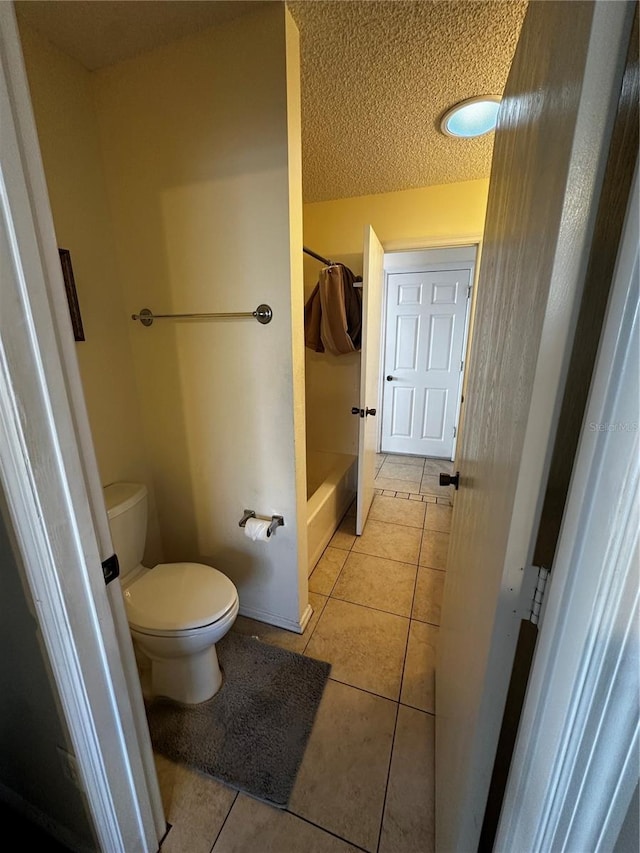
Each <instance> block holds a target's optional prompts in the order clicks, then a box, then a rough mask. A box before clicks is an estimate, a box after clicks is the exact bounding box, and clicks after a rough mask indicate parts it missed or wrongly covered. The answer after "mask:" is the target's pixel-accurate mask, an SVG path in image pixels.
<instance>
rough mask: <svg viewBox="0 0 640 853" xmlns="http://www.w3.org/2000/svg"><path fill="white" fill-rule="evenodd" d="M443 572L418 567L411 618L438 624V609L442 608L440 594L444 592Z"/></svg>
mask: <svg viewBox="0 0 640 853" xmlns="http://www.w3.org/2000/svg"><path fill="white" fill-rule="evenodd" d="M445 578H446V575H445V573H444V572H440V571H437V570H436V569H425V568H424V567H423V566H420V568H419V569H418V580H417V583H416V594H415V596H414V599H413V611H412V613H411V618H412V619H418V620H419V621H420V622H430V623H431V624H432V625H439V624H440V611H441V609H442V594H443V592H444V581H445Z"/></svg>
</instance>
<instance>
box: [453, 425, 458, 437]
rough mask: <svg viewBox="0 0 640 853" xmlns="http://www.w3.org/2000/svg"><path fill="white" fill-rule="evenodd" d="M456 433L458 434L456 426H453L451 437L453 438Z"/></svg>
mask: <svg viewBox="0 0 640 853" xmlns="http://www.w3.org/2000/svg"><path fill="white" fill-rule="evenodd" d="M457 434H458V427H454V428H453V437H454V438H455V437H456V435H457Z"/></svg>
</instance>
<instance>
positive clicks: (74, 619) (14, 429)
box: [0, 3, 166, 853]
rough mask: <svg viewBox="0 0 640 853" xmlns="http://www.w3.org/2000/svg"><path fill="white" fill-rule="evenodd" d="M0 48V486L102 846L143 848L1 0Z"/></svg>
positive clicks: (139, 764) (135, 744)
mask: <svg viewBox="0 0 640 853" xmlns="http://www.w3.org/2000/svg"><path fill="white" fill-rule="evenodd" d="M0 53H1V54H2V56H3V59H4V62H3V63H2V65H0V109H1V111H2V168H1V170H0V210H2V214H3V218H4V228H5V230H6V234H7V239H8V241H9V244H10V251H11V263H12V266H13V269H14V271H15V275H14V276H13V277H12V279H11V281H8V282H6V283H5V284H4V287H5V288H7V290H6V292H5V295H7V298H6V299H5V300H4V301H3V310H4V311H5V312H6V313H4V314H3V324H2V336H1V338H0V439H1V440H0V486H1V487H2V489H3V492H4V495H5V499H6V503H7V507H8V513H9V519H8V523H9V524H10V527H11V530H12V533H13V535H14V537H15V541H16V547H17V549H18V552H19V556H20V558H21V559H20V563H21V579H22V581H23V584H24V587H25V593H26V596H27V601H28V603H29V606H30V609H31V610H32V612H33V615H34V618H35V620H36V623H37V625H38V628H39V633H40V635H41V637H42V644H43V658H44V660H45V663H46V664H47V666H48V668H49V670H50V673H51V677H52V680H53V682H54V683H55V688H56V692H57V694H58V697H59V699H60V713H61V717H62V719H63V721H64V724H65V727H66V729H67V731H68V734H69V738H70V741H71V745H72V748H73V753H74V758H75V761H76V763H77V769H78V777H79V787H80V789H81V791H82V792H83V795H84V797H85V800H86V803H87V807H88V812H89V816H90V818H91V822H92V824H93V829H94V832H95V834H96V839H97V841H98V843H99V845H100V849H102V850H109V851H110V853H111V851H113V853H117V851H122V853H128V851H130V850H134V849H135V850H139V851H141V853H145V851H149V853H153V852H154V851H156V850H157V849H158V846H159V840H160V839H161V838H162V835H163V834H164V832H165V830H166V824H165V821H164V813H163V809H162V802H161V798H160V792H159V787H158V781H157V774H156V771H155V766H154V762H153V752H152V748H151V741H150V737H149V730H148V726H147V723H146V717H145V716H144V705H143V700H142V692H141V689H140V683H139V679H138V676H137V671H136V670H135V657H134V653H133V645H132V642H131V635H130V632H129V630H128V625H127V621H126V615H125V611H124V603H123V600H122V593H121V590H120V587H119V584H117V583H116V584H110V585H109V586H106V585H105V579H104V575H103V569H102V562H103V560H104V559H105V556H110V555H111V554H112V553H113V551H112V547H111V539H110V534H109V527H108V519H107V516H106V509H105V506H104V499H103V497H102V489H101V485H100V478H99V474H98V469H97V463H96V460H95V454H94V451H93V445H92V441H91V434H90V430H89V425H88V418H87V414H86V409H85V406H84V397H83V394H82V386H81V382H80V376H79V369H78V364H77V358H76V354H75V350H74V347H73V335H72V330H71V321H70V317H69V311H68V305H66V304H65V297H64V296H63V294H64V282H63V279H62V271H61V267H60V262H59V257H58V250H57V244H56V238H55V231H54V226H53V217H52V214H51V209H50V205H49V200H48V194H47V188H46V180H45V176H44V169H43V165H42V160H41V156H40V150H39V145H38V137H37V131H36V126H35V120H34V116H33V111H32V108H31V100H30V95H29V89H28V84H27V78H26V73H25V68H24V62H23V58H22V50H21V44H20V36H19V33H18V28H17V24H16V19H15V13H14V9H13V5H12V4H11V3H2V4H0ZM10 289H12V290H10ZM9 293H10V295H9Z"/></svg>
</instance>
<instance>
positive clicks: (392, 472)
mask: <svg viewBox="0 0 640 853" xmlns="http://www.w3.org/2000/svg"><path fill="white" fill-rule="evenodd" d="M379 475H380V477H388V478H389V479H390V480H404V481H407V480H409V481H413V482H415V481H416V480H417V479H421V477H422V473H421V471H420V468H418V467H417V466H416V465H402V464H401V463H399V462H390V461H389V460H388V459H387V461H386V462H383V464H382V468H380V472H379ZM409 491H410V490H409Z"/></svg>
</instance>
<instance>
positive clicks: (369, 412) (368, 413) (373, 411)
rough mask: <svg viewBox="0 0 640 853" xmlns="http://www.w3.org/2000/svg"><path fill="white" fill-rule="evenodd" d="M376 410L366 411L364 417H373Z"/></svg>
mask: <svg viewBox="0 0 640 853" xmlns="http://www.w3.org/2000/svg"><path fill="white" fill-rule="evenodd" d="M375 414H376V410H375V409H366V410H365V415H373V416H374V417H375Z"/></svg>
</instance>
